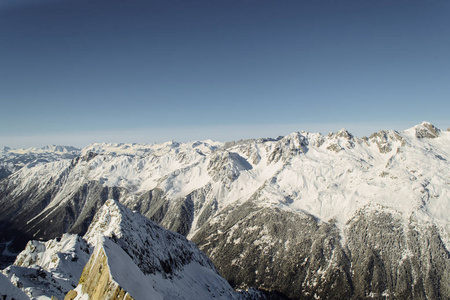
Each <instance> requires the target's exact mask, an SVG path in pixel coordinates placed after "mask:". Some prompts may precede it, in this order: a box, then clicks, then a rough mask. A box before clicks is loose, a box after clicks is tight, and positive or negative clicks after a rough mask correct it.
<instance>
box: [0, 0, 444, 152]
mask: <svg viewBox="0 0 450 300" xmlns="http://www.w3.org/2000/svg"><path fill="white" fill-rule="evenodd" d="M0 41H1V42H0V104H1V109H2V112H3V113H2V117H1V118H0V146H12V147H30V146H41V145H44V144H67V145H74V146H79V147H80V146H85V145H87V144H88V143H92V142H103V141H115V142H120V141H123V142H147V143H150V142H160V141H167V140H172V139H175V140H180V141H187V140H201V139H213V140H221V141H226V140H233V139H240V138H255V137H256V138H257V137H265V136H273V137H276V136H277V135H284V134H288V133H290V132H292V131H300V130H309V131H312V132H316V131H320V132H322V133H327V132H328V131H331V130H333V131H336V130H339V129H340V128H342V127H345V128H347V129H349V131H350V132H352V133H354V134H356V135H358V136H361V135H367V134H370V133H372V132H374V131H378V130H380V129H396V130H403V129H406V128H409V127H411V126H414V125H416V124H418V123H420V122H422V121H425V120H426V121H429V122H431V123H433V124H434V125H436V126H437V127H439V128H441V129H442V130H446V128H447V127H450V118H449V112H450V101H449V95H450V84H449V82H448V78H450V57H449V55H448V53H450V2H448V1H443V0H440V1H419V0H411V1H387V0H379V1H365V0H362V1H361V0H343V1H325V0H324V1H293V0H286V1H284V0H283V1H266V0H261V1H254V0H240V1H237V0H229V1H206V0H204V1H200V0H193V1H181V0H168V1H155V0H150V1H141V0H130V1H119V0H98V1H87V0H81V1H75V0H62V1H61V0H59V1H56V0H39V1H37V0H22V1H11V0H7V1H2V3H1V4H0Z"/></svg>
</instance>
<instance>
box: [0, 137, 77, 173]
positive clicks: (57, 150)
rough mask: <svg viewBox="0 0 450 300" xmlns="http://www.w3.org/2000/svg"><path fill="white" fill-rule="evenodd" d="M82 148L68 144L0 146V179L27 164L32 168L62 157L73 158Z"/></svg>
mask: <svg viewBox="0 0 450 300" xmlns="http://www.w3.org/2000/svg"><path fill="white" fill-rule="evenodd" d="M79 153H80V149H78V148H75V147H68V146H55V145H53V146H44V147H42V148H28V149H11V148H9V147H3V148H0V179H2V178H5V177H8V176H9V175H10V174H12V173H14V172H16V171H18V170H20V169H21V168H23V167H25V166H27V167H28V168H32V167H34V166H36V165H37V164H43V163H48V162H52V161H57V160H61V159H73V158H75V157H76V156H78V155H79Z"/></svg>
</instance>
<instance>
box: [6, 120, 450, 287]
mask: <svg viewBox="0 0 450 300" xmlns="http://www.w3.org/2000/svg"><path fill="white" fill-rule="evenodd" d="M449 161H450V132H447V131H441V130H439V129H437V128H435V127H434V126H433V125H432V124H430V123H427V122H423V123H421V124H419V125H417V126H415V127H413V128H410V129H408V130H405V131H402V132H398V131H395V130H385V131H379V132H376V133H374V134H372V135H371V136H370V137H362V138H358V137H355V136H353V135H352V134H351V133H349V132H347V131H346V130H345V129H342V130H339V131H338V132H335V133H330V134H328V135H322V134H320V133H309V132H295V133H292V134H290V135H288V136H285V137H280V138H277V139H269V138H267V139H255V140H242V141H235V142H229V143H217V142H212V141H204V142H191V143H184V144H181V143H176V142H168V143H164V144H152V145H145V144H93V145H90V146H88V147H86V148H85V149H83V150H82V151H81V155H80V156H79V157H77V158H75V159H73V160H72V161H69V160H65V161H64V160H63V161H58V162H52V163H48V164H43V165H37V166H35V167H32V168H28V169H26V168H23V169H21V170H20V171H18V172H16V173H14V174H12V175H10V176H9V177H8V181H5V180H4V181H1V182H0V195H1V197H0V210H1V211H0V212H1V214H0V230H1V226H3V228H6V227H7V228H9V229H13V230H15V232H18V234H17V235H19V236H20V235H23V236H24V237H27V238H28V237H33V238H43V239H48V238H53V237H55V236H59V235H61V234H62V233H64V232H68V231H69V232H75V233H83V234H84V232H85V231H86V230H87V225H88V224H89V223H90V222H91V220H92V218H93V216H94V214H95V212H96V211H98V209H99V208H100V207H101V206H102V205H103V203H105V201H106V200H107V199H108V198H113V199H115V200H118V201H120V203H123V204H125V205H126V206H127V207H129V208H131V209H134V210H137V211H139V212H141V213H142V214H144V215H145V216H147V217H149V218H151V219H152V220H154V221H156V222H157V223H159V224H161V225H163V226H164V227H166V228H168V229H171V230H173V231H177V232H179V233H182V234H183V235H185V236H187V237H189V238H193V239H194V240H195V241H196V242H197V243H199V245H200V246H201V247H202V249H203V250H205V251H206V252H207V253H208V255H212V258H213V261H214V262H215V263H216V264H218V266H219V268H220V269H221V271H222V270H223V268H225V265H226V263H227V262H226V261H225V260H223V258H220V251H221V249H219V248H216V249H213V247H210V245H219V244H220V245H223V247H226V246H229V245H236V249H238V246H239V245H240V243H239V241H242V240H243V239H244V237H246V236H248V237H250V236H251V235H252V234H254V236H258V237H261V238H264V234H263V233H264V232H266V233H267V236H266V237H265V239H266V240H267V241H269V240H270V243H269V242H268V243H269V244H270V245H272V244H274V245H275V244H276V241H275V240H273V241H272V240H271V239H272V237H270V238H269V237H268V236H270V234H269V233H270V232H271V229H270V228H262V227H261V228H260V227H255V228H253V227H249V228H242V227H240V226H243V225H242V224H243V222H240V221H238V220H237V219H236V218H234V217H233V216H232V215H234V216H237V215H239V210H241V211H246V212H247V213H248V214H247V216H243V218H247V217H248V218H249V219H248V221H249V224H254V226H257V225H255V224H258V226H259V225H260V220H258V216H261V215H264V216H269V215H270V213H269V212H273V215H279V216H282V217H280V222H281V220H284V221H286V218H288V217H287V216H289V218H291V216H292V218H294V219H295V218H297V219H298V220H293V221H292V224H297V225H298V224H303V225H302V226H312V227H311V228H315V227H314V226H319V227H320V228H328V229H327V230H331V229H330V228H329V227H327V226H328V225H329V224H332V226H335V227H336V228H337V231H336V232H335V231H334V229H333V230H331V231H332V232H333V234H332V236H333V237H334V238H335V239H339V241H340V242H339V244H340V245H341V246H342V249H343V250H342V251H344V252H345V251H347V252H348V251H350V250H351V251H358V249H364V247H362V246H363V245H360V244H358V243H363V244H364V243H366V242H367V239H368V238H374V237H375V236H376V235H375V232H376V230H378V229H376V228H372V229H373V230H374V234H373V235H371V236H370V237H367V238H366V237H365V238H364V239H363V240H360V239H359V237H361V235H364V230H363V227H364V226H369V227H370V226H372V227H373V226H375V225H374V224H381V223H382V221H381V220H384V219H386V220H390V221H389V222H391V221H392V222H394V223H395V224H396V225H395V226H392V227H393V228H399V230H401V231H402V232H403V233H402V234H403V235H399V236H398V238H401V239H402V243H403V242H404V243H405V244H404V245H403V244H402V245H403V246H404V247H410V246H406V245H409V243H412V242H411V241H412V240H413V239H414V238H415V237H414V236H415V235H414V230H416V231H417V232H418V234H419V236H421V237H423V240H427V239H432V237H433V236H437V238H438V240H436V241H431V240H430V243H431V244H433V245H434V246H432V247H433V248H432V249H429V248H427V247H431V246H429V245H427V244H423V245H422V244H420V247H422V248H420V249H418V250H417V251H424V252H423V253H425V252H426V251H429V253H432V255H438V256H439V258H436V260H440V259H443V261H441V262H440V263H441V265H442V266H445V264H446V263H447V262H448V258H447V257H448V254H445V253H448V249H450V175H449V174H450V163H449ZM227 216H228V217H227ZM305 218H306V219H307V220H308V222H306V223H305V222H303V221H301V220H304V219H305ZM299 220H300V221H299ZM369 220H371V221H370V222H369ZM375 221H376V222H375ZM233 222H234V223H233ZM380 222H381V223H380ZM316 223H317V224H316ZM1 224H4V225H1ZM225 224H228V225H227V226H228V227H226V226H225ZM312 224H314V226H313V225H312ZM327 224H328V225H327ZM397 225H398V226H397ZM224 226H225V227H224ZM274 226H275V225H274ZM276 226H278V227H282V224H279V225H276ZM321 226H322V227H321ZM330 226H331V225H330ZM380 226H381V225H380ZM55 228H59V229H55ZM230 228H233V230H234V232H236V235H234V234H233V232H232V231H230ZM252 228H253V229H254V232H253V233H252V230H251V229H252ZM352 229H355V230H353V231H352ZM391 229H392V228H384V229H383V228H382V229H379V230H381V231H380V232H384V234H388V233H389V234H391V233H392V232H391ZM58 230H59V231H58ZM214 230H215V231H216V232H214ZM298 230H299V232H300V231H301V230H303V229H298ZM305 230H306V229H305ZM311 230H312V229H311ZM324 230H325V229H324ZM383 230H384V231H383ZM3 232H4V231H3ZM217 232H223V233H222V234H221V237H219V236H216V234H217ZM277 232H278V231H277V230H274V231H273V233H274V234H280V233H279V232H278V233H277ZM305 232H311V233H314V230H312V231H309V229H308V230H306V231H305ZM392 234H393V236H395V234H394V233H392ZM239 235H241V237H240V238H239ZM225 237H226V238H225ZM317 238H318V239H320V240H321V241H324V243H325V240H326V239H325V240H324V239H322V236H317ZM379 238H381V237H377V239H379ZM292 239H295V237H289V238H288V237H286V241H285V242H287V243H293V241H294V240H292ZM213 240H214V241H216V242H217V243H216V244H211V243H212V241H213ZM250 240H252V241H253V239H250ZM208 243H209V244H208ZM333 243H334V242H333ZM333 243H332V244H333ZM380 243H381V241H378V240H374V241H373V248H371V250H370V251H373V253H376V254H377V255H379V256H378V257H381V259H389V260H397V257H386V258H384V257H383V254H382V253H381V252H380V251H381V250H380V249H381V248H383V247H384V246H381V244H380ZM377 244H378V245H377ZM333 245H335V244H333ZM335 246H336V247H338V246H337V244H336V245H335ZM341 246H339V247H341ZM391 246H392V245H391ZM391 246H389V245H386V247H387V248H386V249H388V247H391ZM217 247H218V246H217ZM239 247H240V246H239ZM280 247H281V246H280ZM324 247H325V246H324ZM333 247H334V246H333ZM346 247H347V248H348V249H350V250H348V249H346ZM371 247H372V246H371ZM236 249H234V250H233V251H231V252H230V253H234V251H235V250H236ZM352 249H353V250H352ZM383 249H384V248H383ZM408 249H410V250H411V249H413V247H412V246H411V247H410V248H408ZM319 250H320V249H318V250H317V251H318V253H320V251H319ZM236 251H237V250H236ZM249 251H250V249H249ZM298 251H306V250H304V249H298ZM351 251H350V252H351ZM361 251H362V250H361ZM383 251H385V250H383ZM386 251H388V252H389V250H386ZM408 251H409V250H408ZM411 251H412V250H411ZM441 251H443V252H442V253H444V254H442V253H441ZM275 252H276V251H275ZM366 252H367V251H366ZM367 253H368V252H367ZM367 253H365V254H363V253H361V254H360V255H361V257H365V258H367V259H371V258H370V257H371V256H366V255H369V254H367ZM437 253H441V254H437ZM351 254H352V253H345V255H347V256H349V257H350V255H351ZM353 254H354V255H353V256H352V257H358V255H359V254H358V255H356V254H355V253H353ZM238 255H239V254H238ZM345 255H344V256H345ZM399 255H400V254H399ZM424 255H425V254H424ZM400 256H401V257H403V256H405V257H409V256H408V255H407V253H406V252H405V254H404V255H403V254H402V255H400ZM221 259H222V261H220V260H221ZM246 259H253V258H250V257H247V258H246ZM361 259H362V258H361ZM430 259H431V261H434V258H433V256H432V257H430ZM219 261H220V263H219ZM332 261H333V260H332ZM236 263H237V264H238V263H239V260H236ZM242 263H244V262H242ZM340 263H342V264H347V260H346V259H344V258H343V259H342V260H341V261H340ZM348 263H349V265H350V266H351V267H347V266H346V265H345V266H343V267H342V269H343V270H345V272H344V271H343V272H344V273H345V274H347V273H346V272H350V273H351V272H355V270H353V269H352V268H353V266H354V265H358V263H357V262H348ZM411 263H413V262H411ZM434 264H435V263H433V264H431V265H430V268H437V267H436V266H435V265H434ZM274 265H275V264H274V263H273V262H270V261H269V262H268V265H267V267H268V268H270V267H271V266H274ZM239 266H241V267H242V265H239ZM315 267H317V268H318V269H317V270H319V269H320V268H321V267H323V265H321V264H318V265H316V266H315ZM365 267H367V266H361V268H365ZM408 268H409V267H408ZM394 269H395V267H392V270H394ZM313 270H315V271H317V270H316V269H311V272H312V273H313ZM408 270H409V269H408ZM414 270H415V271H414V272H416V271H417V272H419V271H420V272H422V270H421V269H420V268H419V267H417V268H416V269H414ZM382 271H383V272H385V270H382ZM358 272H359V271H358ZM361 272H362V271H361ZM386 272H387V271H386ZM389 272H390V271H389ZM405 272H406V271H405ZM427 272H428V271H427ZM232 273H233V272H231V271H230V276H231V275H232ZM234 273H237V271H234ZM312 273H311V274H312ZM369 273H370V272H369ZM370 274H372V273H370ZM302 276H303V275H302ZM304 276H307V275H304ZM308 276H309V275H308ZM373 276H375V275H373ZM393 276H394V275H393ZM402 276H403V275H402ZM254 277H255V276H254ZM256 277H257V278H256V279H255V280H261V278H263V275H262V274H261V273H260V274H259V275H257V276H256ZM248 278H249V277H248V276H244V277H242V278H241V279H240V280H242V282H245V280H247V279H248ZM227 279H230V278H227ZM422 279H423V278H419V277H417V278H415V279H414V280H419V281H420V280H422ZM302 280H303V279H302ZM345 280H346V279H345ZM364 280H365V279H364ZM374 280H375V279H374ZM408 280H409V279H408ZM411 280H412V281H414V280H413V279H411ZM429 280H431V281H433V280H435V279H429ZM436 280H438V279H436ZM445 280H446V279H445V278H444V279H443V282H446V281H445ZM311 282H312V281H309V283H308V282H307V280H306V281H303V282H301V283H300V284H304V285H305V286H309V285H311V286H312V283H311ZM392 282H396V281H395V280H394V281H392ZM254 284H255V285H258V284H259V283H258V282H254ZM390 284H394V283H386V286H389V285H390ZM244 285H245V284H244ZM380 289H382V288H381V287H380ZM390 289H391V290H392V289H393V287H390ZM398 289H401V288H400V287H398ZM418 289H422V287H420V288H418ZM426 289H427V291H430V290H432V289H431V288H428V287H427V288H425V287H423V290H426ZM386 290H387V288H384V289H382V292H383V291H386ZM361 293H362V292H361ZM386 293H387V294H389V293H391V292H386ZM424 293H425V292H424ZM427 293H428V292H427ZM369 294H370V293H369ZM318 295H319V294H318ZM390 295H392V293H391V294H390Z"/></svg>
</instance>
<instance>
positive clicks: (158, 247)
mask: <svg viewBox="0 0 450 300" xmlns="http://www.w3.org/2000/svg"><path fill="white" fill-rule="evenodd" d="M104 236H106V237H109V238H111V239H112V240H113V241H114V242H115V243H117V244H118V245H120V246H121V247H122V249H123V250H124V251H125V252H127V253H128V255H129V256H130V257H131V258H132V259H133V261H134V262H135V263H136V264H137V265H138V266H140V268H141V269H142V272H144V273H145V274H152V273H155V272H160V273H162V274H167V276H169V277H170V276H171V275H172V274H173V273H174V272H175V273H176V272H177V270H178V269H179V268H180V267H182V266H183V265H186V264H188V263H189V262H191V261H193V260H195V261H197V262H198V263H200V265H203V266H208V267H209V268H211V269H213V270H215V267H214V265H213V264H212V263H211V262H210V261H209V259H208V258H207V257H206V256H205V255H204V254H203V253H202V252H200V251H198V249H197V248H196V246H195V245H194V244H193V243H192V242H190V241H188V240H187V239H186V238H185V237H184V236H182V235H180V234H178V233H175V232H171V231H168V230H166V229H164V228H162V227H161V226H159V225H157V224H156V223H154V222H153V221H151V220H149V219H147V218H146V217H144V216H142V215H141V214H139V213H138V212H134V211H131V210H130V209H128V208H127V207H125V206H124V205H122V204H120V203H119V202H118V201H116V200H111V199H110V200H108V201H106V202H105V203H104V204H103V206H102V207H101V208H100V210H99V211H98V212H97V214H96V215H95V216H94V219H93V221H92V223H91V225H90V226H89V229H88V231H87V233H86V235H85V236H84V238H85V239H86V240H87V241H88V243H89V244H91V245H93V246H95V245H97V244H99V243H101V241H102V239H103V237H104ZM173 257H179V258H180V261H175V260H173Z"/></svg>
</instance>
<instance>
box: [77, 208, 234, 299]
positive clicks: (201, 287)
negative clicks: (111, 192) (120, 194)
mask: <svg viewBox="0 0 450 300" xmlns="http://www.w3.org/2000/svg"><path fill="white" fill-rule="evenodd" d="M84 238H85V239H86V240H88V241H89V242H90V243H91V244H92V245H94V246H95V250H94V254H93V255H92V256H91V258H90V259H89V261H88V263H87V265H86V267H85V268H84V271H83V274H82V275H81V277H80V282H79V286H78V287H77V288H76V289H75V290H73V291H71V292H70V293H71V295H72V297H75V299H83V298H82V297H83V295H84V296H89V298H95V299H97V298H98V297H100V298H104V299H111V298H115V297H116V296H117V295H122V296H121V297H122V298H123V299H129V297H131V298H132V299H136V300H140V299H211V298H217V299H238V298H239V297H240V295H239V294H238V293H236V292H234V290H233V289H232V288H231V286H230V285H229V284H228V282H227V281H226V280H225V279H224V278H222V277H221V276H220V275H219V274H218V272H217V270H216V268H215V267H214V265H213V264H212V262H211V261H210V260H209V259H208V258H207V257H206V255H205V254H204V253H203V252H201V251H200V250H199V249H198V248H197V246H195V244H194V243H192V242H190V241H188V240H186V238H185V237H183V236H182V235H179V234H176V233H173V232H170V231H168V230H166V229H163V228H162V227H160V226H159V225H156V224H155V223H153V222H152V221H150V220H149V219H147V218H145V217H143V216H142V215H140V214H138V213H136V212H133V211H131V210H129V209H128V208H126V207H125V206H123V205H122V204H119V203H118V202H117V201H114V200H108V201H106V203H105V204H104V205H103V207H102V208H101V209H100V211H99V212H98V213H97V214H96V216H95V217H94V220H93V222H92V224H91V226H90V227H89V229H88V232H87V233H86V235H85V237H84ZM100 270H101V272H100ZM105 286H106V287H108V288H105ZM127 297H128V298H127Z"/></svg>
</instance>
